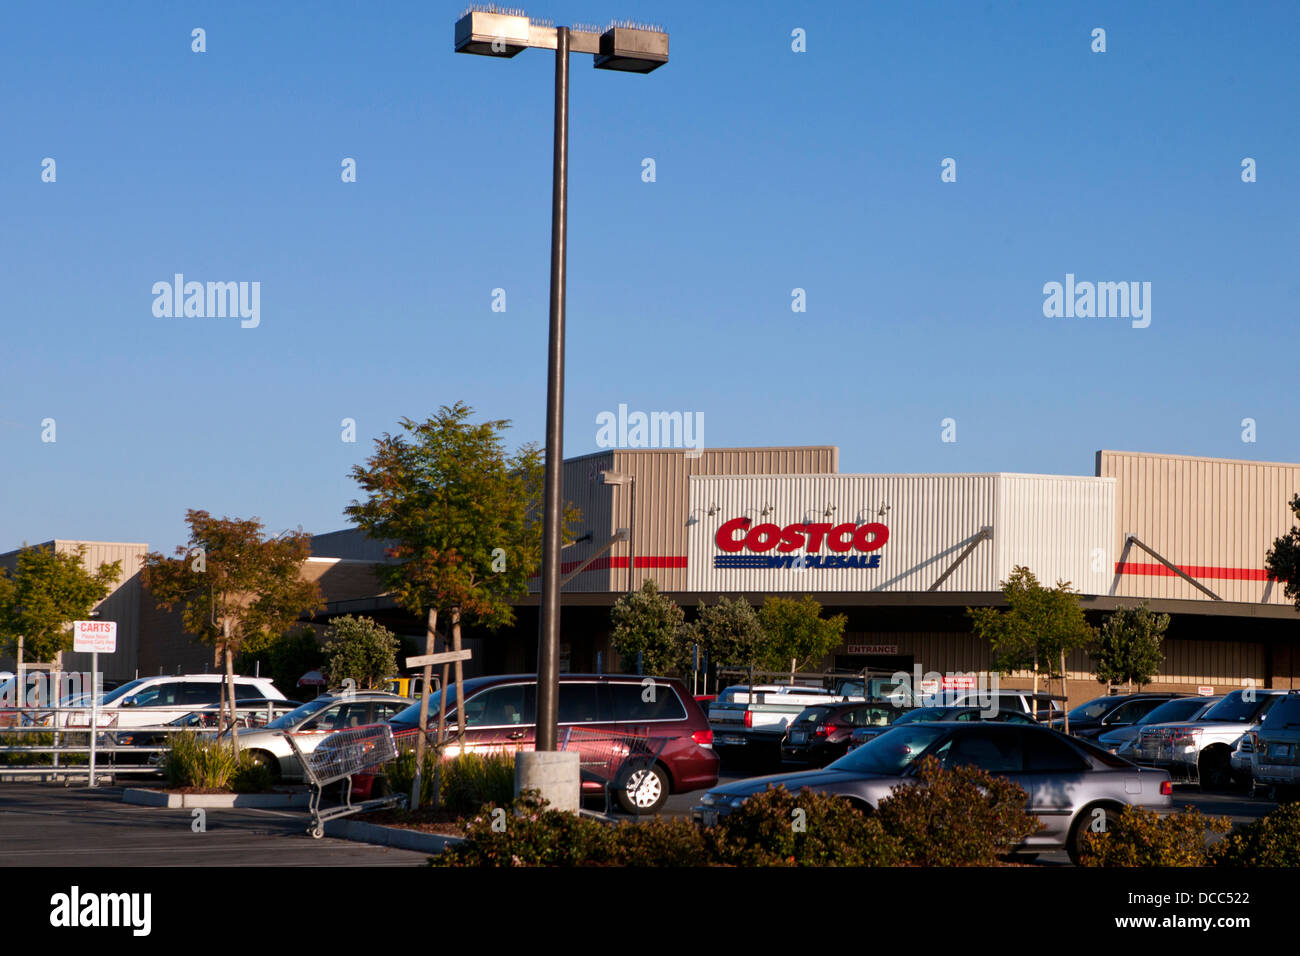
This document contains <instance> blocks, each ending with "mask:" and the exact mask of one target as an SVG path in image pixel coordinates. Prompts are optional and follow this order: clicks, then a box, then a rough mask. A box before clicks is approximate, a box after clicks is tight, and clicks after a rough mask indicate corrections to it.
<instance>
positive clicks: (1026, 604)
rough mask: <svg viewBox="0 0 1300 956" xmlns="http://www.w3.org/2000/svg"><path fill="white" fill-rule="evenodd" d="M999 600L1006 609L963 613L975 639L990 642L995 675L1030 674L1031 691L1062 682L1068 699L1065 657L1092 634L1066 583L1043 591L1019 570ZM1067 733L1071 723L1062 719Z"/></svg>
mask: <svg viewBox="0 0 1300 956" xmlns="http://www.w3.org/2000/svg"><path fill="white" fill-rule="evenodd" d="M1002 597H1003V599H1004V600H1005V601H1006V602H1007V605H1008V608H1007V610H1005V611H1003V610H1000V609H998V608H993V607H980V608H967V609H966V614H967V616H968V617H969V618H970V620H971V625H972V629H973V630H974V632H975V634H976V635H978V636H979V637H981V638H983V639H984V640H986V641H988V642H989V644H990V647H991V648H992V651H993V666H994V668H996V669H997V670H999V671H1003V672H1006V671H1015V670H1030V671H1032V672H1033V674H1034V690H1035V691H1037V690H1038V678H1039V677H1040V676H1042V677H1046V678H1047V679H1048V680H1049V681H1050V680H1060V681H1061V693H1062V695H1066V694H1067V680H1066V670H1065V664H1066V655H1068V654H1069V653H1070V652H1071V651H1074V650H1078V649H1080V648H1084V647H1087V646H1088V645H1089V644H1091V643H1092V642H1093V639H1094V636H1095V631H1094V629H1093V628H1092V627H1091V626H1090V625H1089V624H1088V621H1087V619H1086V618H1085V617H1084V614H1083V608H1082V607H1080V606H1079V596H1078V593H1077V592H1076V591H1074V590H1073V589H1072V588H1071V586H1070V582H1068V581H1058V582H1057V583H1056V587H1054V588H1047V587H1044V586H1043V585H1042V584H1040V583H1039V582H1038V578H1036V577H1035V576H1034V573H1033V572H1032V571H1030V570H1029V568H1027V567H1024V566H1023V565H1017V566H1016V567H1014V568H1012V570H1011V575H1010V576H1009V577H1008V578H1007V580H1005V581H1003V582H1002ZM1065 727H1066V731H1067V732H1069V717H1068V716H1067V717H1066V725H1065Z"/></svg>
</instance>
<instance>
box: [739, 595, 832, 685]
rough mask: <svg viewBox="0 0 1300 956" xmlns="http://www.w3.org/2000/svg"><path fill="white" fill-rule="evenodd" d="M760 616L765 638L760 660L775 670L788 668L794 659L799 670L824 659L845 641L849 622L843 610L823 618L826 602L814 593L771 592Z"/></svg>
mask: <svg viewBox="0 0 1300 956" xmlns="http://www.w3.org/2000/svg"><path fill="white" fill-rule="evenodd" d="M758 619H759V622H760V623H761V624H762V625H763V634H764V640H765V643H764V647H763V653H762V657H761V659H760V663H761V664H763V666H764V667H765V668H766V669H767V670H773V671H780V670H786V669H787V668H789V667H791V663H790V662H791V661H794V670H796V671H801V670H803V669H804V668H805V667H807V666H808V665H809V664H813V663H816V662H819V661H821V659H822V658H824V657H825V656H826V655H827V654H829V653H830V652H831V651H832V650H834V649H835V648H836V647H838V646H839V645H840V644H842V643H843V641H844V625H845V624H847V623H848V618H847V617H845V616H844V615H843V614H836V615H835V616H834V617H831V618H823V617H822V606H821V604H820V603H818V602H817V600H815V599H814V598H813V596H812V595H811V594H805V595H804V596H803V597H802V598H798V599H796V598H787V597H777V596H773V595H769V596H768V597H766V598H764V599H763V606H762V607H761V608H760V609H759V612H758Z"/></svg>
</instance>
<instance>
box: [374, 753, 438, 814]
mask: <svg viewBox="0 0 1300 956" xmlns="http://www.w3.org/2000/svg"><path fill="white" fill-rule="evenodd" d="M382 781H383V782H382V783H381V785H380V789H381V790H387V791H388V792H390V793H404V794H406V795H407V797H410V795H411V787H412V786H413V785H414V784H415V751H414V750H404V751H402V752H401V753H399V754H398V755H397V757H396V759H394V760H393V761H391V762H390V763H388V764H386V765H385V766H384V773H383V777H382ZM432 803H433V749H432V748H429V749H428V750H426V751H425V752H424V773H423V775H422V776H421V778H420V805H421V806H425V807H427V806H429V805H431V804H432Z"/></svg>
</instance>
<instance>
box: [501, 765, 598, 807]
mask: <svg viewBox="0 0 1300 956" xmlns="http://www.w3.org/2000/svg"><path fill="white" fill-rule="evenodd" d="M579 757H580V754H578V752H577V751H554V750H526V751H521V752H520V753H518V754H516V755H515V796H516V797H517V796H519V793H520V791H522V790H537V791H538V792H539V793H540V794H541V797H542V799H544V800H545V801H546V802H547V803H549V804H550V805H551V809H553V810H566V811H568V812H569V813H577V812H578V810H579V809H581V807H582V783H581V777H580V771H581V768H580V766H579V763H578V760H579Z"/></svg>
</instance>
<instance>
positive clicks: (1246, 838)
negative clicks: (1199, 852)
mask: <svg viewBox="0 0 1300 956" xmlns="http://www.w3.org/2000/svg"><path fill="white" fill-rule="evenodd" d="M1208 857H1209V860H1210V862H1211V863H1213V864H1214V865H1215V866H1227V867H1243V866H1300V803H1284V804H1282V805H1281V806H1279V807H1278V808H1277V809H1276V810H1274V811H1273V812H1272V813H1270V814H1269V815H1268V816H1266V817H1263V818H1261V819H1259V820H1256V821H1255V822H1254V823H1247V824H1245V825H1244V826H1241V827H1238V828H1237V829H1236V830H1234V831H1233V832H1232V833H1230V834H1228V836H1226V837H1225V838H1224V839H1223V840H1221V841H1219V843H1218V844H1217V845H1215V846H1213V847H1211V848H1210V851H1209V853H1208Z"/></svg>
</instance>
